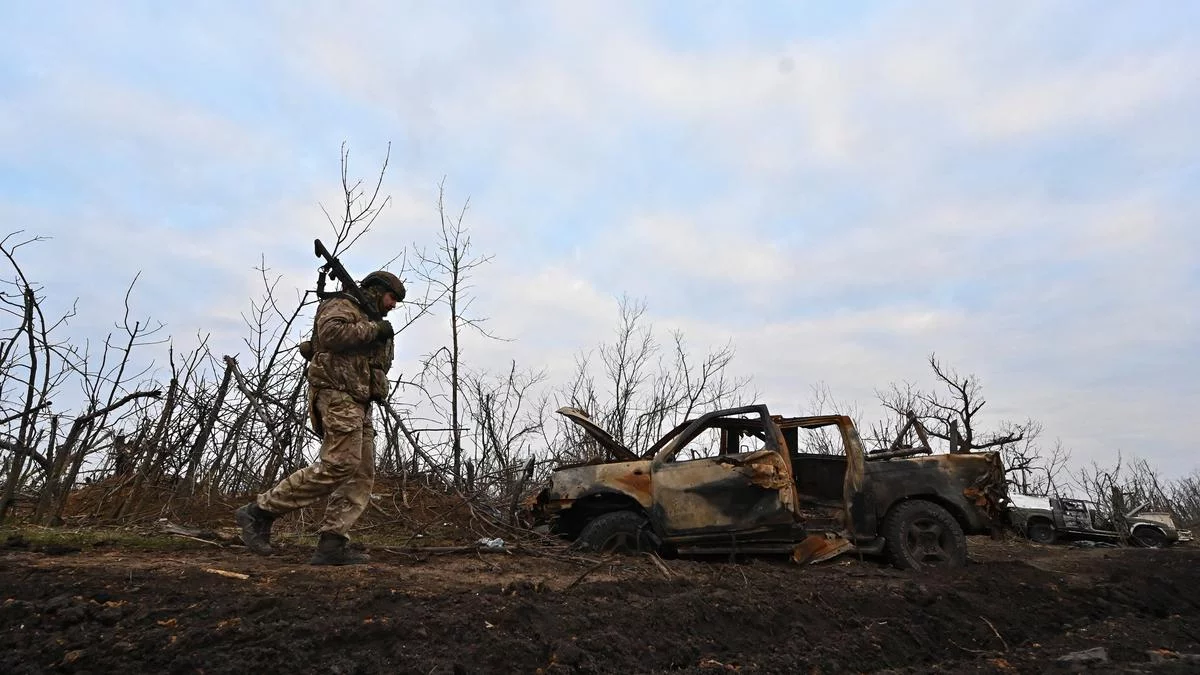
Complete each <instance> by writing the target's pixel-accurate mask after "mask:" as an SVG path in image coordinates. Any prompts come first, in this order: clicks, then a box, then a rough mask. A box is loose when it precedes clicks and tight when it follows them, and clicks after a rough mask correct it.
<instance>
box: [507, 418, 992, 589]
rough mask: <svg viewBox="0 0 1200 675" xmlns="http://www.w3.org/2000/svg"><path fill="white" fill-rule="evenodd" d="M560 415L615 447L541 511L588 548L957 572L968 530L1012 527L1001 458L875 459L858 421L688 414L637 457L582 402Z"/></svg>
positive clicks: (537, 504)
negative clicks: (845, 561)
mask: <svg viewBox="0 0 1200 675" xmlns="http://www.w3.org/2000/svg"><path fill="white" fill-rule="evenodd" d="M558 412H559V413H560V414H562V415H564V416H566V417H568V418H570V419H571V420H573V421H574V422H576V423H577V424H579V425H580V426H582V427H583V428H584V429H585V430H586V431H587V433H588V434H589V435H590V436H591V437H592V438H593V439H594V440H595V441H596V443H598V444H599V445H600V446H601V447H603V448H604V450H605V451H606V455H607V456H606V458H604V459H600V460H595V461H593V462H589V463H586V464H577V465H570V466H563V467H559V468H558V469H556V470H555V471H554V472H553V473H552V474H551V476H550V478H549V485H548V486H547V487H546V488H545V489H543V490H542V491H541V492H540V493H539V494H537V495H536V499H535V500H534V501H533V502H532V503H531V505H530V506H531V509H532V514H533V516H534V519H535V520H536V521H538V522H541V523H544V524H546V525H548V526H549V528H550V530H551V531H552V532H554V533H556V534H559V535H561V536H563V537H565V538H567V539H569V540H571V541H574V542H575V544H576V545H577V546H579V547H580V548H583V549H586V550H594V551H648V550H662V551H668V552H674V553H679V554H710V553H729V554H738V553H747V554H753V553H791V554H792V555H793V558H794V559H796V560H798V561H811V560H815V559H824V558H827V557H831V556H832V555H836V554H837V553H839V552H841V551H845V550H856V551H859V552H863V553H866V554H886V555H887V557H888V558H889V559H890V560H891V562H892V563H893V564H895V565H896V566H898V567H900V568H903V569H916V568H923V567H955V566H960V565H963V564H965V562H966V558H967V543H966V537H965V534H968V533H982V532H989V531H992V529H993V528H994V527H996V526H998V525H999V518H1000V507H1001V505H1002V503H1003V499H1004V496H1005V492H1004V490H1005V487H1004V485H1005V484H1004V471H1003V468H1002V466H1001V464H1000V460H999V457H998V456H997V454H996V453H974V454H956V455H933V456H925V457H912V456H897V455H912V454H914V453H913V452H911V451H907V452H906V451H899V452H889V453H883V454H882V455H868V454H867V453H865V452H864V450H863V443H862V440H861V438H860V437H859V434H858V430H857V429H856V428H855V426H854V422H853V421H852V420H851V419H850V418H849V417H845V416H840V415H825V416H818V417H790V418H785V417H772V416H771V414H770V412H769V411H768V410H767V407H766V406H763V405H752V406H746V407H741V408H733V409H729V410H720V411H716V412H712V413H708V414H706V415H703V416H701V417H698V418H696V419H693V420H688V421H685V422H683V423H682V424H680V425H678V426H677V427H675V428H674V429H673V430H671V431H670V432H668V433H667V434H666V435H665V436H663V437H662V438H661V439H659V440H658V442H656V443H655V444H654V445H653V446H651V447H649V448H646V449H644V450H643V451H641V452H638V453H635V452H633V451H632V450H630V449H629V448H626V447H624V446H623V445H621V444H620V443H618V442H617V441H616V440H615V439H613V437H612V436H611V435H610V434H608V433H607V432H606V431H605V430H603V429H601V428H600V427H598V426H597V425H595V424H594V423H593V422H592V421H591V419H590V418H589V417H588V416H587V415H586V414H585V413H584V412H583V411H580V410H577V409H574V408H563V409H561V410H559V411H558ZM801 432H818V433H827V434H828V437H830V438H832V439H834V440H836V441H839V444H840V445H841V450H842V454H823V453H806V452H800V451H799V450H798V449H799V447H800V443H799V434H800V433H801ZM926 445H927V444H926ZM925 450H926V451H928V448H927V447H926V448H925Z"/></svg>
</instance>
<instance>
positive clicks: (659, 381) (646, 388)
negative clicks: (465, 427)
mask: <svg viewBox="0 0 1200 675" xmlns="http://www.w3.org/2000/svg"><path fill="white" fill-rule="evenodd" d="M618 311H619V313H618V320H617V327H616V331H615V335H614V337H613V340H612V342H608V343H604V344H601V345H600V346H599V347H598V348H597V349H596V353H597V354H598V359H596V358H594V357H593V354H590V353H587V352H581V353H579V354H577V355H576V368H575V374H574V375H573V377H572V379H571V381H570V382H569V383H568V384H567V385H566V386H565V387H563V388H561V389H560V390H559V391H558V392H557V396H556V397H557V398H558V400H559V401H560V403H561V404H565V405H569V406H571V407H574V408H579V409H581V410H584V411H585V412H587V413H589V415H590V416H591V418H592V419H593V421H595V422H596V423H597V424H598V425H599V426H601V427H603V428H604V429H606V430H607V431H608V432H609V433H611V434H612V436H613V438H614V439H616V440H617V441H618V442H620V443H622V444H623V445H625V446H627V447H629V448H630V449H633V450H634V451H635V452H637V451H638V450H639V449H645V448H648V447H650V446H651V445H652V444H653V443H654V442H655V441H657V440H658V439H659V438H660V437H661V436H662V435H663V434H664V433H666V432H667V431H669V430H670V429H672V428H673V427H675V426H676V425H677V424H679V423H680V422H682V421H683V420H685V419H688V418H691V417H694V416H697V415H699V414H702V413H705V412H709V411H711V410H714V409H718V408H722V407H728V406H730V405H736V404H737V403H739V402H740V401H741V397H742V396H743V395H744V394H745V393H746V390H747V387H748V385H749V379H748V378H738V377H732V376H730V375H729V373H728V368H729V365H730V363H731V362H732V361H733V357H734V350H733V346H732V345H730V344H725V345H722V346H720V347H716V348H713V349H710V350H709V351H708V352H707V353H706V354H705V355H704V356H703V357H701V358H699V359H697V358H696V357H695V356H693V355H692V353H691V350H690V349H688V346H687V342H686V340H685V337H684V335H683V333H682V332H681V331H672V332H670V333H669V337H670V343H669V344H668V345H667V346H666V347H664V346H663V344H662V343H661V342H660V341H659V339H658V338H657V337H656V336H655V333H654V327H653V326H652V325H651V324H649V322H648V321H647V320H646V305H645V303H644V302H640V301H636V300H633V299H631V298H629V297H627V296H626V297H622V298H620V299H619V301H618ZM547 444H548V445H549V446H550V447H552V448H557V451H558V452H559V453H560V454H561V455H562V456H563V458H565V459H572V460H579V461H584V460H588V459H591V458H593V457H595V456H596V455H597V453H599V452H600V449H599V448H597V447H596V446H595V445H594V443H592V442H591V440H590V439H589V438H588V437H587V436H586V435H583V434H581V433H580V432H579V430H578V429H577V428H576V427H575V426H574V425H572V424H566V425H564V424H563V423H560V424H558V425H557V426H556V427H554V434H552V435H548V437H547Z"/></svg>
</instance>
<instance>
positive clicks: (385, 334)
mask: <svg viewBox="0 0 1200 675" xmlns="http://www.w3.org/2000/svg"><path fill="white" fill-rule="evenodd" d="M395 334H396V329H395V328H392V322H390V321H388V320H387V319H382V320H379V321H376V322H375V341H376V342H384V341H387V340H391V339H392V336H393V335H395Z"/></svg>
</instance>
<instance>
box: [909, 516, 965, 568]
mask: <svg viewBox="0 0 1200 675" xmlns="http://www.w3.org/2000/svg"><path fill="white" fill-rule="evenodd" d="M950 538H951V534H950V532H949V530H948V529H947V528H946V527H945V526H944V525H942V523H940V522H938V521H937V520H936V519H934V518H917V519H916V520H914V521H912V522H911V523H909V525H908V529H907V531H906V532H905V536H904V548H905V549H906V550H907V551H908V554H909V555H910V556H911V557H912V558H913V560H915V561H916V562H917V563H919V564H921V565H927V566H930V567H938V566H942V565H948V564H950V562H951V561H952V560H953V556H951V554H950V541H949V540H950Z"/></svg>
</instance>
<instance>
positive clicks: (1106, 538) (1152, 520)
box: [1008, 492, 1192, 548]
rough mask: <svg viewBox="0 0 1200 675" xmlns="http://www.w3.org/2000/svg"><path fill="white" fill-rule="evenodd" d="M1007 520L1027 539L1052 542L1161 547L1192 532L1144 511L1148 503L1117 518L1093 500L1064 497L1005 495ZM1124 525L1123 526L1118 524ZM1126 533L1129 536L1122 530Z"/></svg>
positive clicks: (1189, 536)
mask: <svg viewBox="0 0 1200 675" xmlns="http://www.w3.org/2000/svg"><path fill="white" fill-rule="evenodd" d="M1008 501H1009V505H1008V519H1009V523H1010V524H1011V525H1012V526H1013V527H1014V528H1016V529H1017V531H1018V532H1021V533H1022V534H1024V535H1025V536H1026V537H1028V538H1029V539H1030V540H1032V541H1035V542H1038V543H1040V544H1052V543H1054V542H1056V541H1059V540H1084V541H1101V542H1108V543H1114V544H1115V543H1120V542H1122V541H1124V542H1125V543H1129V544H1133V545H1136V546H1144V547H1146V548H1162V547H1164V546H1170V545H1172V544H1176V543H1179V542H1185V541H1191V540H1192V533H1191V532H1190V531H1189V530H1181V529H1179V527H1178V526H1177V525H1176V524H1175V520H1174V519H1173V518H1172V517H1171V514H1169V513H1165V512H1161V511H1147V510H1146V507H1147V506H1148V505H1147V504H1142V505H1141V506H1139V507H1137V508H1135V509H1133V510H1131V511H1129V512H1127V513H1125V514H1123V515H1121V516H1120V517H1119V521H1117V520H1116V519H1114V518H1113V517H1111V516H1110V515H1108V514H1106V513H1104V512H1103V511H1102V510H1100V509H1099V508H1098V506H1097V505H1096V503H1095V502H1089V501H1086V500H1082V499H1068V498H1066V497H1030V496H1027V495H1022V494H1018V493H1015V492H1013V493H1009V495H1008ZM1121 525H1124V527H1120V526H1121ZM1126 532H1127V533H1128V535H1126V534H1124V533H1126Z"/></svg>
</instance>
